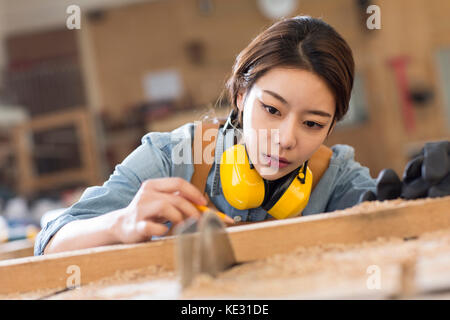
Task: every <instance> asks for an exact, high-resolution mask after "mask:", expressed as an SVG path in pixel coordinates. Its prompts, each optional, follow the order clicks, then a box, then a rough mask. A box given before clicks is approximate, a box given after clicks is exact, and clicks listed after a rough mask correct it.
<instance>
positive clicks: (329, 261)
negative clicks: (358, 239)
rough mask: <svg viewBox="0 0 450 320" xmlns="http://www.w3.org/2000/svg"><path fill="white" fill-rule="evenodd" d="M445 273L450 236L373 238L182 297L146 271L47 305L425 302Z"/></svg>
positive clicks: (198, 284) (203, 282)
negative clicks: (161, 301) (160, 301)
mask: <svg viewBox="0 0 450 320" xmlns="http://www.w3.org/2000/svg"><path fill="white" fill-rule="evenodd" d="M431 201H434V199H419V200H411V201H404V200H400V199H398V200H391V201H374V202H366V203H362V204H359V205H357V206H354V207H352V208H349V209H346V210H340V211H335V212H333V214H353V213H369V212H374V211H378V210H381V209H389V208H399V207H407V206H415V205H421V204H424V203H427V202H431ZM449 213H450V212H449ZM424 214H426V212H424ZM447 257H448V258H447ZM374 270H375V271H374ZM377 270H378V271H379V273H380V283H379V285H378V286H375V288H374V287H373V283H372V282H370V281H371V276H373V275H374V274H375V273H376V271H377ZM449 270H450V229H449V230H440V231H435V232H430V233H425V234H422V235H421V236H420V237H418V238H413V239H406V240H405V239H402V238H378V239H377V240H375V241H370V242H363V243H358V244H345V245H344V244H326V245H318V246H313V247H299V248H297V249H296V250H294V251H292V252H291V253H289V254H279V255H273V256H271V257H268V258H267V259H263V260H258V261H254V262H251V263H246V264H242V265H238V266H235V267H234V268H232V269H229V270H227V271H226V272H223V273H221V274H219V276H218V277H216V278H211V277H210V276H207V275H201V276H199V277H197V278H196V279H195V280H194V282H193V284H192V285H191V286H190V287H189V288H188V289H186V290H185V291H183V292H181V291H180V287H179V283H178V278H177V275H176V274H175V273H174V272H173V271H168V270H163V269H161V268H158V267H155V266H150V267H148V268H143V269H138V270H130V271H125V272H117V273H116V274H115V275H114V276H113V277H108V278H104V279H102V280H99V281H95V282H92V283H89V284H86V285H83V286H82V287H81V288H78V289H74V290H70V291H66V292H62V293H59V294H56V295H53V296H50V297H48V298H49V299H167V298H169V299H177V298H181V299H199V298H207V299H229V298H231V299H280V298H281V299H301V298H309V299H311V298H312V299H314V298H320V299H322V298H352V299H353V298H361V299H365V298H368V299H385V298H392V297H395V298H402V297H408V296H411V295H414V294H415V293H417V294H418V295H416V296H417V297H421V298H424V297H426V296H423V295H420V294H422V293H423V291H424V290H425V291H426V290H428V289H430V288H436V286H437V285H441V287H442V288H450V276H448V277H447V278H445V277H443V275H444V274H447V273H448V274H450V273H449V272H448V271H449ZM375 284H376V283H375ZM420 290H422V291H420ZM52 292H53V290H38V291H34V292H29V293H26V294H20V295H19V294H16V295H8V296H0V299H11V298H12V299H36V298H39V297H45V296H47V295H49V294H50V293H52Z"/></svg>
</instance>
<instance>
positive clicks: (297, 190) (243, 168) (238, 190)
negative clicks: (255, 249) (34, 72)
mask: <svg viewBox="0 0 450 320" xmlns="http://www.w3.org/2000/svg"><path fill="white" fill-rule="evenodd" d="M228 123H229V121H227V123H226V124H225V125H224V130H225V129H226V128H227V126H228ZM220 180H221V183H222V190H223V193H224V196H225V199H226V200H227V201H228V203H229V204H231V205H232V206H233V207H235V208H236V209H239V210H246V209H251V208H257V207H259V206H261V207H262V208H263V209H264V210H266V211H267V212H268V213H269V214H270V215H271V216H272V217H274V218H276V219H286V218H291V217H295V216H298V215H300V214H301V213H302V211H303V209H304V208H305V207H306V205H307V204H308V201H309V196H310V194H311V187H312V180H313V175H312V172H311V170H310V169H309V168H308V161H306V162H305V163H304V165H302V166H300V167H298V168H297V169H295V170H293V171H291V172H290V173H289V174H286V175H285V176H283V177H281V178H279V179H277V180H266V179H264V178H262V177H261V176H260V175H259V173H258V172H257V171H256V169H255V167H254V165H253V164H252V163H251V162H250V159H249V157H248V152H247V148H246V146H245V144H235V145H233V146H231V147H230V148H228V149H227V150H225V151H224V152H223V154H222V157H221V160H220Z"/></svg>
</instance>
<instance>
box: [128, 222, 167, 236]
mask: <svg viewBox="0 0 450 320" xmlns="http://www.w3.org/2000/svg"><path fill="white" fill-rule="evenodd" d="M168 230H169V228H168V227H167V226H166V225H164V224H161V223H156V222H153V221H148V220H142V221H139V222H138V223H137V225H136V231H137V232H138V233H139V234H141V235H142V236H143V237H144V238H148V240H150V237H151V236H162V235H164V234H166V233H167V231H168Z"/></svg>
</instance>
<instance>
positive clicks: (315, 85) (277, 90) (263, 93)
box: [252, 68, 335, 112]
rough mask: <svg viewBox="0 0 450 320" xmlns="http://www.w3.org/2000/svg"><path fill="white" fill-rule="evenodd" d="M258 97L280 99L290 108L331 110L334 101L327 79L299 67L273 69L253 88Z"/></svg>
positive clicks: (272, 99) (332, 109)
mask: <svg viewBox="0 0 450 320" xmlns="http://www.w3.org/2000/svg"><path fill="white" fill-rule="evenodd" d="M252 90H255V94H256V96H257V97H258V98H262V99H264V98H266V99H270V101H279V102H280V104H286V106H287V107H293V108H320V109H323V111H332V112H334V107H335V101H334V96H333V93H332V92H331V90H330V89H329V88H328V86H327V84H326V82H325V81H324V80H323V79H322V78H320V77H319V76H318V75H316V74H314V73H312V72H310V71H307V70H303V69H298V68H273V69H271V70H269V71H268V72H267V73H266V74H264V75H263V76H261V77H260V78H259V79H258V80H257V81H256V82H255V84H254V86H253V87H252Z"/></svg>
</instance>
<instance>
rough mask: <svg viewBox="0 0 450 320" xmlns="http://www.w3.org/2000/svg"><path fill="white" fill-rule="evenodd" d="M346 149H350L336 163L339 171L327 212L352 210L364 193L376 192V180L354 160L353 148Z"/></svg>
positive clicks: (365, 168)
mask: <svg viewBox="0 0 450 320" xmlns="http://www.w3.org/2000/svg"><path fill="white" fill-rule="evenodd" d="M345 147H346V148H347V149H348V150H347V152H346V153H345V156H343V157H341V158H339V159H336V161H335V162H334V164H335V165H337V168H338V169H337V172H336V180H335V184H334V188H333V190H332V193H331V195H330V198H329V200H328V203H327V207H326V212H330V211H335V210H342V209H346V208H350V207H352V206H354V205H356V204H358V203H359V198H360V197H361V195H362V194H363V193H364V192H366V191H367V190H372V191H375V190H376V179H373V178H372V177H371V175H370V171H369V169H368V168H367V167H364V166H362V165H361V164H360V163H359V162H357V161H355V160H354V150H353V148H351V147H350V146H345ZM339 148H343V146H342V145H340V146H339Z"/></svg>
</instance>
